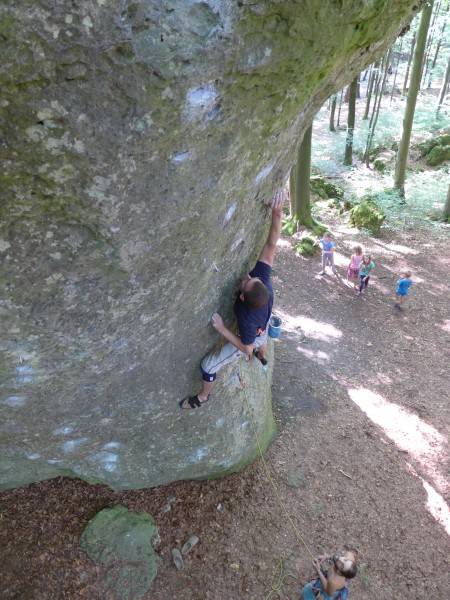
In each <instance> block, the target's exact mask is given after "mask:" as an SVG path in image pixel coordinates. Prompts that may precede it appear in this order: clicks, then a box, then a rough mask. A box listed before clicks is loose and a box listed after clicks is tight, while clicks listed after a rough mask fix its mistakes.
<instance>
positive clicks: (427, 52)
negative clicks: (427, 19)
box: [420, 0, 441, 88]
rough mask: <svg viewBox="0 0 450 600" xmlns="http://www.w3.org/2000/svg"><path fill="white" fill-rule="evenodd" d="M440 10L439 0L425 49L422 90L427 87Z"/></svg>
mask: <svg viewBox="0 0 450 600" xmlns="http://www.w3.org/2000/svg"><path fill="white" fill-rule="evenodd" d="M440 8H441V0H437V2H436V3H435V5H434V10H433V14H432V19H431V27H430V29H429V34H428V38H427V42H426V47H425V58H424V61H423V71H422V80H421V84H420V87H421V88H422V87H424V86H425V81H426V78H427V75H428V70H429V66H430V54H431V48H432V46H433V41H434V37H435V33H436V23H437V17H438V13H439V9H440Z"/></svg>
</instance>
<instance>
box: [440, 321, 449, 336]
mask: <svg viewBox="0 0 450 600" xmlns="http://www.w3.org/2000/svg"><path fill="white" fill-rule="evenodd" d="M437 327H440V328H441V329H442V331H445V332H446V333H450V319H446V320H445V321H444V322H443V323H440V324H438V325H437Z"/></svg>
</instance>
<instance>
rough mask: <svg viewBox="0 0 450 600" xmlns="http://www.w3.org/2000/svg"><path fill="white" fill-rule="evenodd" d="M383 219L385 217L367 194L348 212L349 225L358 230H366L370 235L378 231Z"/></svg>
mask: <svg viewBox="0 0 450 600" xmlns="http://www.w3.org/2000/svg"><path fill="white" fill-rule="evenodd" d="M385 219H386V215H385V214H384V212H383V211H382V209H381V208H380V207H379V206H378V205H377V203H376V202H374V200H373V197H372V196H370V195H369V194H368V195H366V196H363V197H362V198H361V202H360V203H359V204H357V205H356V206H354V207H353V208H352V209H351V211H350V223H351V224H352V225H353V226H354V227H358V229H368V230H369V231H370V232H372V233H377V232H378V231H379V230H380V228H381V225H382V224H383V222H384V220H385Z"/></svg>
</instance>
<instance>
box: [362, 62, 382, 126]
mask: <svg viewBox="0 0 450 600" xmlns="http://www.w3.org/2000/svg"><path fill="white" fill-rule="evenodd" d="M377 77H378V62H376V63H375V65H373V66H372V68H371V70H370V75H369V81H368V83H367V93H366V107H365V109H364V116H363V121H366V120H367V119H368V118H369V110H370V101H371V99H372V92H373V88H374V85H375V83H376V80H377Z"/></svg>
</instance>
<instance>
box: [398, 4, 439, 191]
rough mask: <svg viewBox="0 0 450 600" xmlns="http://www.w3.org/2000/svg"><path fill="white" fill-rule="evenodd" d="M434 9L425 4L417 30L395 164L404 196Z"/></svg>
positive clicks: (399, 186)
mask: <svg viewBox="0 0 450 600" xmlns="http://www.w3.org/2000/svg"><path fill="white" fill-rule="evenodd" d="M432 10H433V0H430V2H429V3H428V4H425V5H424V7H423V9H422V16H421V19H420V25H419V29H418V31H417V42H416V49H415V51H414V60H413V66H412V71H411V83H410V86H409V90H408V97H407V99H406V108H405V115H404V118H403V132H402V137H401V140H400V143H399V146H398V153H397V160H396V164H395V179H394V187H395V188H396V189H397V190H398V191H399V193H400V194H401V195H402V196H403V195H404V194H405V173H406V161H407V159H408V150H409V141H410V139H411V130H412V123H413V119H414V111H415V108H416V100H417V94H418V92H419V86H420V80H421V75H422V63H423V54H424V50H425V42H426V39H427V32H428V27H429V26H430V18H431V12H432Z"/></svg>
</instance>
